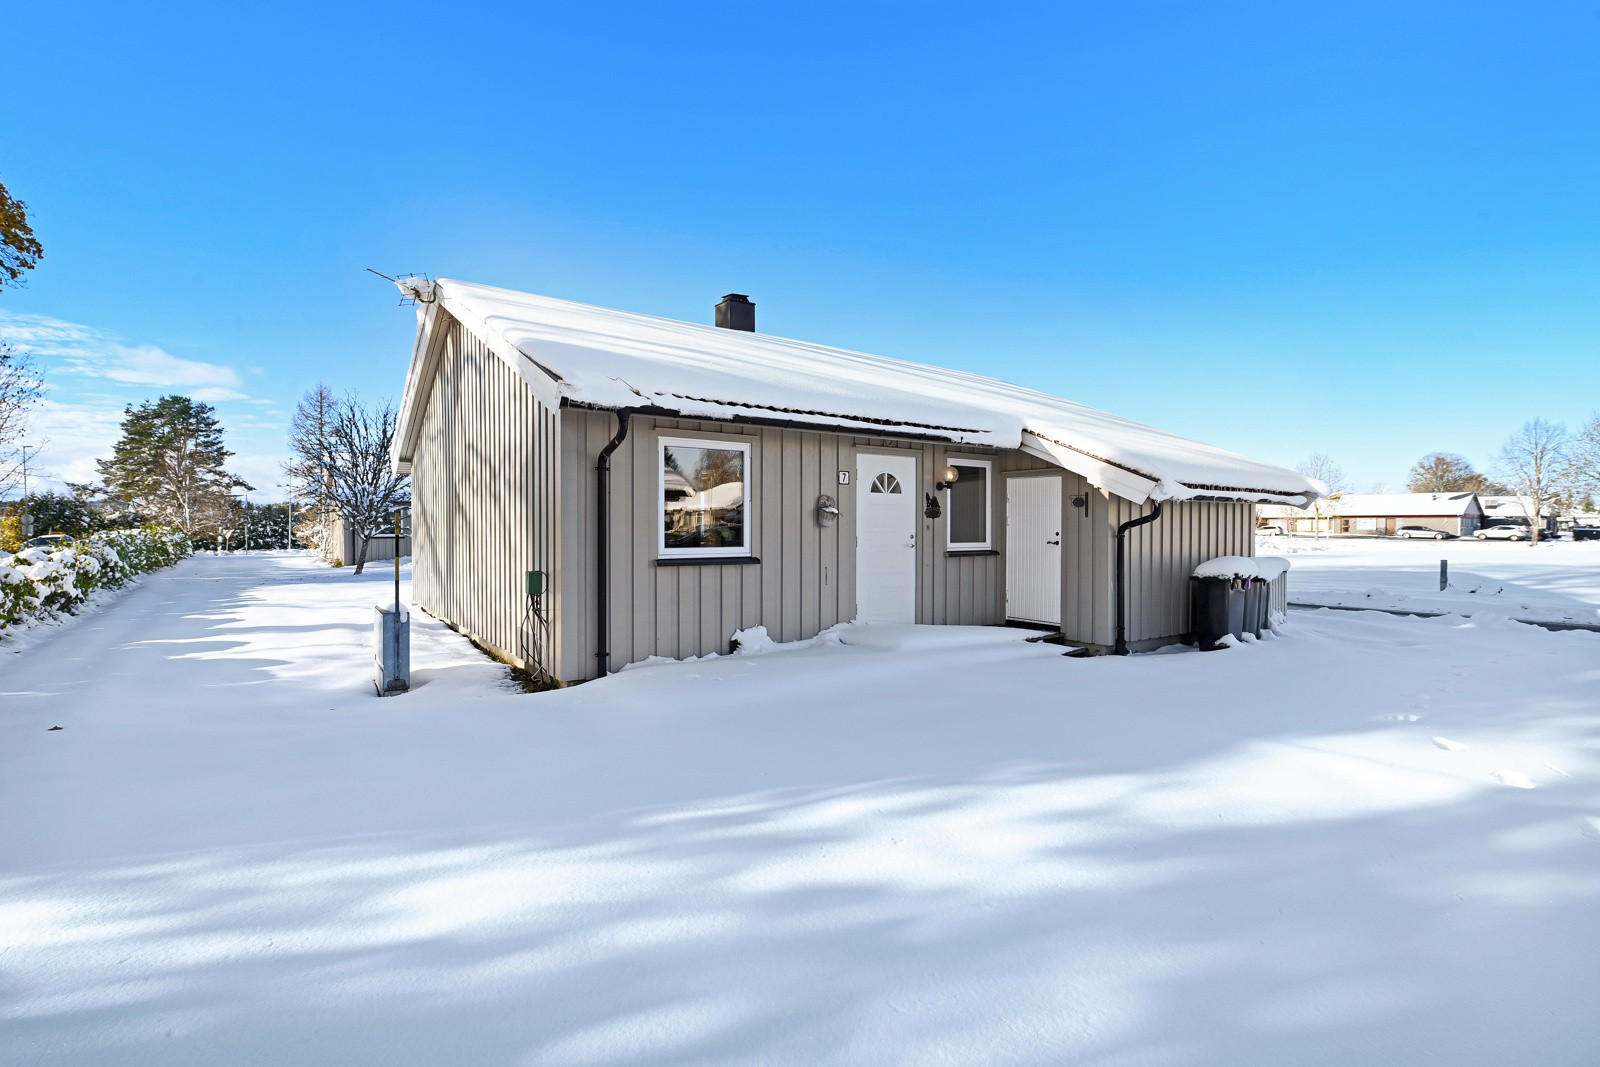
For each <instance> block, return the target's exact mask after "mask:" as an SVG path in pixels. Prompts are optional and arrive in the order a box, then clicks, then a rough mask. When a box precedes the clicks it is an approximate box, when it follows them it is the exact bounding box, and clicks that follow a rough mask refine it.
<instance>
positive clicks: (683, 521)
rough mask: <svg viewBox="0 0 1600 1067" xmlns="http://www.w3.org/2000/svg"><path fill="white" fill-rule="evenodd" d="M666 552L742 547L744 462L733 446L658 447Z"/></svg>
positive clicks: (739, 450) (743, 542)
mask: <svg viewBox="0 0 1600 1067" xmlns="http://www.w3.org/2000/svg"><path fill="white" fill-rule="evenodd" d="M661 451H662V455H661V459H662V472H661V483H662V498H663V499H662V507H663V522H664V535H663V540H662V544H663V545H664V546H665V547H667V548H709V549H728V548H743V547H745V495H744V484H745V458H746V453H745V451H744V450H743V449H738V448H698V447H693V446H688V445H663V446H662V450H661Z"/></svg>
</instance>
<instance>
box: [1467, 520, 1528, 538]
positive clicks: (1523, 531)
mask: <svg viewBox="0 0 1600 1067" xmlns="http://www.w3.org/2000/svg"><path fill="white" fill-rule="evenodd" d="M1472 536H1473V537H1476V538H1477V539H1478V540H1480V541H1526V540H1527V539H1528V528H1527V527H1526V526H1513V525H1511V524H1510V523H1496V524H1495V525H1493V526H1485V527H1484V528H1483V529H1481V530H1479V531H1478V532H1477V533H1475V534H1473V535H1472Z"/></svg>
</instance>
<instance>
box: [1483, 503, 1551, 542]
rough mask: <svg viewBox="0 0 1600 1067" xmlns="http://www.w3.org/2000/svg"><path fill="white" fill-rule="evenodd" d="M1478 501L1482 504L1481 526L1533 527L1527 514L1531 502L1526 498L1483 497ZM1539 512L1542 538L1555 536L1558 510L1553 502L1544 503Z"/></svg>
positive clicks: (1530, 508) (1530, 507)
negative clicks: (1542, 530)
mask: <svg viewBox="0 0 1600 1067" xmlns="http://www.w3.org/2000/svg"><path fill="white" fill-rule="evenodd" d="M1479 499H1480V500H1482V502H1483V525H1485V526H1495V525H1508V526H1530V527H1531V526H1532V525H1533V523H1532V521H1531V520H1530V519H1529V518H1528V515H1529V512H1530V511H1531V510H1532V502H1531V500H1530V499H1529V498H1528V497H1525V496H1485V497H1480V498H1479ZM1540 511H1541V518H1542V520H1543V521H1542V522H1541V523H1540V525H1541V526H1542V527H1543V529H1544V534H1543V536H1546V537H1554V536H1556V534H1557V532H1558V530H1559V524H1558V521H1557V518H1558V514H1559V509H1558V508H1557V507H1556V505H1555V502H1554V501H1548V502H1546V503H1545V505H1544V507H1543V508H1541V509H1540Z"/></svg>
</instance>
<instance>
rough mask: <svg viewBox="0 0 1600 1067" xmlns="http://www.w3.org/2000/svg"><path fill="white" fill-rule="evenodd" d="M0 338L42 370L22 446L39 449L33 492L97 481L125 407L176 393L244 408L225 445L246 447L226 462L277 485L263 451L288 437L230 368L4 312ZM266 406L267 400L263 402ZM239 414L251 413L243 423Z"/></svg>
mask: <svg viewBox="0 0 1600 1067" xmlns="http://www.w3.org/2000/svg"><path fill="white" fill-rule="evenodd" d="M0 339H4V340H5V341H6V342H8V343H10V344H12V345H14V346H16V347H17V348H19V349H22V350H24V351H26V352H29V353H31V354H32V355H33V356H34V357H35V361H36V362H37V363H38V364H39V365H40V369H42V370H43V371H44V372H45V375H44V377H45V389H46V393H45V397H44V399H43V400H41V401H40V403H39V405H38V406H37V407H36V408H35V409H34V410H33V412H32V414H31V416H30V418H29V420H28V422H29V427H28V432H27V435H26V440H27V441H28V442H29V443H30V444H32V445H35V446H37V447H38V448H39V452H38V459H37V466H34V464H33V463H30V464H29V466H30V467H32V468H33V473H34V476H35V478H36V479H37V480H36V481H35V482H34V487H35V488H36V489H37V488H60V487H61V486H62V484H63V483H65V482H69V481H71V482H94V481H98V479H99V471H98V469H97V468H96V465H95V461H96V460H97V459H104V458H106V457H107V456H109V455H110V454H111V449H112V446H113V445H114V444H115V442H116V441H117V439H118V437H120V436H121V432H122V419H123V416H124V414H125V412H126V409H127V407H128V405H129V404H134V405H137V404H139V403H142V402H144V401H146V400H150V399H153V397H152V396H151V393H152V392H154V391H157V390H159V391H161V392H171V393H181V394H184V395H186V396H189V397H191V398H193V399H194V400H197V401H199V402H201V403H205V404H218V403H225V402H232V401H242V402H245V403H248V404H250V405H251V406H250V407H249V408H245V409H244V411H243V412H240V415H241V416H242V417H240V418H237V419H234V418H229V419H228V420H226V421H227V423H230V424H232V425H229V426H228V427H227V428H228V431H229V444H230V445H232V446H233V447H235V448H237V447H239V446H240V445H243V446H245V447H246V448H247V449H248V455H247V456H241V457H235V458H234V459H233V460H231V461H230V462H229V464H228V467H229V469H230V470H236V471H237V472H238V473H239V474H241V475H242V476H243V477H244V478H246V479H247V480H249V481H250V482H252V483H259V484H273V482H274V481H275V480H276V479H277V478H278V477H281V475H276V474H275V473H274V472H275V471H276V470H277V467H278V463H279V462H280V461H279V460H277V459H275V458H270V453H269V452H268V451H267V450H268V449H270V448H271V447H272V445H273V443H275V441H276V440H277V439H280V438H281V437H282V434H283V433H284V429H283V425H282V423H283V420H281V419H276V420H275V419H272V418H271V417H270V412H271V411H272V409H271V408H270V407H268V408H267V409H265V410H264V409H262V408H260V407H257V406H256V405H257V404H258V403H260V402H258V401H255V400H253V399H252V398H251V397H249V396H248V395H247V394H246V393H244V392H243V391H242V390H241V389H240V385H241V376H240V375H239V373H238V372H237V371H235V370H234V369H233V368H231V367H227V366H223V365H221V364H217V363H205V362H201V361H199V360H191V359H182V358H180V357H178V356H174V355H172V354H171V353H169V352H167V351H165V350H163V349H161V348H159V347H157V346H155V345H147V344H126V343H124V341H123V340H122V339H121V338H118V337H116V336H115V335H113V334H110V333H108V332H106V331H104V330H100V329H96V328H95V327H93V326H85V325H83V324H81V323H76V322H68V321H66V320H64V319H56V318H51V317H50V316H48V315H24V314H17V313H15V312H6V311H0ZM267 403H268V404H269V405H270V403H271V402H270V401H269V402H267ZM244 412H248V413H249V414H248V415H245V414H244Z"/></svg>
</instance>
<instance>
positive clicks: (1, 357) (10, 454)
mask: <svg viewBox="0 0 1600 1067" xmlns="http://www.w3.org/2000/svg"><path fill="white" fill-rule="evenodd" d="M43 395H44V383H43V382H42V381H41V380H40V378H39V372H38V371H37V370H36V369H35V368H34V365H33V361H32V360H31V359H30V358H29V357H28V354H27V353H26V352H18V351H17V350H16V349H15V348H13V347H11V346H10V345H8V344H6V343H5V342H3V341H0V493H4V492H6V491H8V490H9V489H11V487H12V486H14V485H15V484H16V483H17V482H19V481H21V475H22V435H23V433H24V432H26V430H27V428H28V415H29V413H30V412H32V410H33V407H34V405H35V404H37V403H38V402H39V398H40V397H41V396H43Z"/></svg>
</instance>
